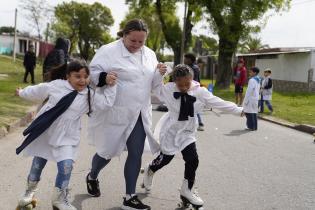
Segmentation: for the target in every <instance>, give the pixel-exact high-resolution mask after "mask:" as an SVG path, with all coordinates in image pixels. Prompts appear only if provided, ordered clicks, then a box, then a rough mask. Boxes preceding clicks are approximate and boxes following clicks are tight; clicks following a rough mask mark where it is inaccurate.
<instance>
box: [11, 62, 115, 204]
mask: <svg viewBox="0 0 315 210" xmlns="http://www.w3.org/2000/svg"><path fill="white" fill-rule="evenodd" d="M89 74H90V71H89V69H88V67H87V65H86V64H85V62H82V61H73V62H71V63H70V64H69V65H68V68H67V73H66V77H67V80H60V79H59V80H54V81H52V82H49V83H41V84H38V85H35V86H28V87H26V88H25V89H20V88H18V89H17V90H16V95H18V96H20V97H22V98H25V99H28V100H31V101H39V102H40V101H43V100H44V99H46V98H48V101H47V103H46V104H45V105H44V106H43V107H42V108H41V109H40V111H39V112H38V114H37V116H36V119H35V120H34V121H33V122H32V123H31V125H30V126H29V127H28V128H27V129H26V130H25V131H24V132H23V135H24V136H26V138H25V139H24V141H23V143H22V144H21V146H20V147H18V148H17V150H16V153H17V154H19V153H20V152H21V151H22V150H24V151H23V154H24V155H26V156H33V157H34V158H33V163H32V166H31V170H30V173H29V175H28V178H27V187H26V191H25V194H24V195H23V196H22V197H21V199H20V200H19V207H21V208H22V207H25V206H27V205H30V204H31V202H32V201H33V200H34V199H33V197H34V193H35V191H36V189H37V185H38V182H39V180H40V178H41V173H42V170H43V169H44V167H45V165H46V163H47V160H51V161H54V162H56V163H57V168H58V174H57V177H56V182H55V188H54V193H53V199H52V205H53V209H54V210H76V208H75V207H74V206H72V205H71V204H70V202H69V200H68V193H69V192H68V184H69V181H70V176H71V171H72V168H73V163H74V161H75V159H76V158H77V155H78V147H79V143H80V127H81V117H82V116H83V115H84V114H86V113H87V114H90V113H91V112H92V106H93V109H102V110H106V109H108V108H109V107H110V106H111V105H112V104H113V101H114V98H115V91H116V89H115V87H111V88H105V89H104V88H102V89H99V90H96V92H94V91H93V90H91V89H90V88H89V87H88V83H89Z"/></svg>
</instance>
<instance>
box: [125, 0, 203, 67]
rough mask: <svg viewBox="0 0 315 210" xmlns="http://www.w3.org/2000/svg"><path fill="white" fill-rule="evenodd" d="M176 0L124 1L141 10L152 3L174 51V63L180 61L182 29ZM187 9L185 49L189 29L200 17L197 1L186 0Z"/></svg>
mask: <svg viewBox="0 0 315 210" xmlns="http://www.w3.org/2000/svg"><path fill="white" fill-rule="evenodd" d="M177 2H179V1H176V0H168V1H161V0H126V3H128V4H131V5H139V8H141V9H142V10H147V9H148V8H149V7H151V6H152V5H154V7H155V14H156V15H157V16H158V20H159V22H160V24H161V29H162V32H163V35H164V38H165V41H166V43H167V45H168V46H169V47H170V48H171V49H172V50H173V52H174V64H175V65H176V64H178V63H179V62H180V51H181V39H182V29H181V26H180V21H179V18H178V17H177V16H176V9H177V5H176V3H177ZM187 2H188V9H187V15H186V24H185V37H186V39H185V43H184V48H185V49H187V48H188V46H189V44H190V43H191V37H192V36H191V30H192V28H193V25H194V23H196V22H198V21H199V20H200V19H201V15H202V13H201V9H200V7H199V6H198V5H197V3H196V2H195V1H193V0H188V1H187Z"/></svg>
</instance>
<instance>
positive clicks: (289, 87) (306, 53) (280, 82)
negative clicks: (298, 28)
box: [237, 48, 315, 92]
mask: <svg viewBox="0 0 315 210" xmlns="http://www.w3.org/2000/svg"><path fill="white" fill-rule="evenodd" d="M237 57H238V58H243V59H244V60H245V65H246V67H247V68H250V67H252V66H257V67H258V68H260V70H261V71H262V72H263V70H264V69H266V68H270V69H271V70H272V78H273V84H274V89H275V90H277V91H294V92H306V91H308V92H315V70H314V69H315V48H270V49H263V50H259V51H255V52H253V53H247V54H238V55H237ZM261 74H262V73H261Z"/></svg>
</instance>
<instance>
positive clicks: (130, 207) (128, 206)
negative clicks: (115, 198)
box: [121, 195, 151, 210]
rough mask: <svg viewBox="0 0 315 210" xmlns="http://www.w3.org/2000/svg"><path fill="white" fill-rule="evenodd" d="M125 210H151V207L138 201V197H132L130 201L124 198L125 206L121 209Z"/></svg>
mask: <svg viewBox="0 0 315 210" xmlns="http://www.w3.org/2000/svg"><path fill="white" fill-rule="evenodd" d="M121 209H123V210H150V209H151V207H150V206H148V205H145V204H143V203H142V202H141V200H139V199H138V196H136V195H135V196H132V197H131V198H130V199H129V200H127V199H126V198H124V202H123V205H122V207H121Z"/></svg>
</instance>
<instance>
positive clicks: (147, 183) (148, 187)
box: [143, 165, 154, 191]
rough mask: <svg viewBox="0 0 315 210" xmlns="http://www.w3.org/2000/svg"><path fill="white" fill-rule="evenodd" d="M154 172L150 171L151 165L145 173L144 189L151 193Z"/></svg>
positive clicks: (146, 168) (145, 169)
mask: <svg viewBox="0 0 315 210" xmlns="http://www.w3.org/2000/svg"><path fill="white" fill-rule="evenodd" d="M153 176H154V172H153V171H152V170H151V169H150V165H148V166H147V167H145V168H144V172H143V188H145V189H146V191H151V188H152V182H153Z"/></svg>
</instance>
